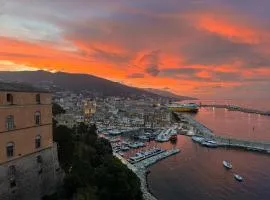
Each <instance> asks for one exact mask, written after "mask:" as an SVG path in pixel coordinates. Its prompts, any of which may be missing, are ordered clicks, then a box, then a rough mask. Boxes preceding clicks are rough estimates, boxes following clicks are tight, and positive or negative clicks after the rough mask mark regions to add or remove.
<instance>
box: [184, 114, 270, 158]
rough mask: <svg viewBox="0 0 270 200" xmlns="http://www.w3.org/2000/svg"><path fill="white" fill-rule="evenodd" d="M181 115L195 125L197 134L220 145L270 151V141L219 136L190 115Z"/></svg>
mask: <svg viewBox="0 0 270 200" xmlns="http://www.w3.org/2000/svg"><path fill="white" fill-rule="evenodd" d="M181 117H184V118H185V120H186V121H187V122H188V123H189V125H191V126H192V127H194V129H195V133H196V135H200V136H203V137H205V138H206V139H209V140H214V141H216V142H217V143H218V145H219V146H225V147H232V148H242V149H246V150H250V151H260V152H264V153H270V142H264V141H252V140H242V139H235V138H232V137H225V136H218V135H215V134H214V133H213V131H212V130H210V129H208V128H207V127H206V126H204V125H203V124H201V123H199V122H197V121H196V120H194V119H193V118H192V117H191V116H190V115H188V114H181Z"/></svg>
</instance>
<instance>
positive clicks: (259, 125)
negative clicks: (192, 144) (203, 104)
mask: <svg viewBox="0 0 270 200" xmlns="http://www.w3.org/2000/svg"><path fill="white" fill-rule="evenodd" d="M194 118H195V119H196V120H197V121H199V122H201V123H202V124H204V125H205V126H207V127H208V128H209V129H211V130H212V131H213V132H214V133H215V134H217V135H223V136H230V137H234V138H239V139H248V140H258V141H263V140H268V141H270V116H263V115H258V114H248V113H243V112H236V111H228V110H227V109H223V108H201V109H200V110H199V112H198V113H197V114H196V115H194Z"/></svg>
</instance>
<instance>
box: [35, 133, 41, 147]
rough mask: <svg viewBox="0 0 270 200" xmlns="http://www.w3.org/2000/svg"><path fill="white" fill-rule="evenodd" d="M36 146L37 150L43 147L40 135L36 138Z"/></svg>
mask: <svg viewBox="0 0 270 200" xmlns="http://www.w3.org/2000/svg"><path fill="white" fill-rule="evenodd" d="M35 146H36V149H38V148H40V147H41V136H40V135H38V136H36V139H35Z"/></svg>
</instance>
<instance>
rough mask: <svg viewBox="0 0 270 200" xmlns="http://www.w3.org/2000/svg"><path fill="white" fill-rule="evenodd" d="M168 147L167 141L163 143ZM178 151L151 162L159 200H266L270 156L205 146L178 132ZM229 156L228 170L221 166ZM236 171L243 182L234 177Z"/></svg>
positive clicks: (151, 181) (153, 186)
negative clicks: (229, 165)
mask: <svg viewBox="0 0 270 200" xmlns="http://www.w3.org/2000/svg"><path fill="white" fill-rule="evenodd" d="M162 146H163V147H166V148H170V147H172V145H171V144H170V143H164V144H162ZM176 147H178V148H180V149H181V150H182V151H181V153H179V154H177V155H175V156H172V157H170V158H167V159H165V160H163V161H160V162H159V163H157V164H155V165H153V166H152V167H151V168H150V170H151V173H150V174H149V176H148V183H149V185H150V189H151V191H152V192H153V193H154V194H155V195H156V196H157V197H158V199H160V200H181V199H183V200H204V199H205V200H222V199H224V200H239V199H245V200H269V199H270V156H269V155H264V154H259V153H252V152H245V151H239V150H228V149H220V148H218V149H207V148H205V147H201V146H199V145H198V144H195V143H193V142H192V141H191V139H190V138H189V137H185V136H178V141H177V144H176ZM225 159H228V160H231V162H232V164H233V169H232V170H231V171H229V170H226V169H225V168H224V167H223V166H222V161H223V160H225ZM234 172H237V173H239V174H240V175H241V176H243V177H244V179H245V180H244V181H243V182H242V183H239V182H237V181H236V180H234V178H233V173H234Z"/></svg>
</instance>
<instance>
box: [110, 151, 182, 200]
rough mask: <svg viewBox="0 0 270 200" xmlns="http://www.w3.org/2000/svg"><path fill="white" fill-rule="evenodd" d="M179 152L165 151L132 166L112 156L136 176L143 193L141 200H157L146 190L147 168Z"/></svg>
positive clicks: (122, 159)
mask: <svg viewBox="0 0 270 200" xmlns="http://www.w3.org/2000/svg"><path fill="white" fill-rule="evenodd" d="M179 152H180V150H179V149H171V150H167V151H165V152H163V153H161V154H158V155H155V156H153V157H150V158H147V159H145V160H142V161H140V162H138V163H136V164H134V165H132V164H130V163H129V162H128V161H127V160H126V159H125V158H123V157H122V156H120V155H119V154H117V153H114V156H115V157H117V158H118V159H119V160H121V162H122V163H123V164H125V165H126V166H127V167H128V168H129V169H130V170H132V171H133V172H134V173H135V174H136V175H137V176H138V178H139V179H140V181H141V191H142V193H143V199H144V200H157V198H156V197H155V196H153V195H152V194H151V193H150V192H149V190H148V185H147V180H146V176H147V168H148V167H149V166H150V165H153V164H155V163H156V162H158V161H160V160H162V159H165V158H167V157H169V156H171V155H174V154H177V153H179Z"/></svg>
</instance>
